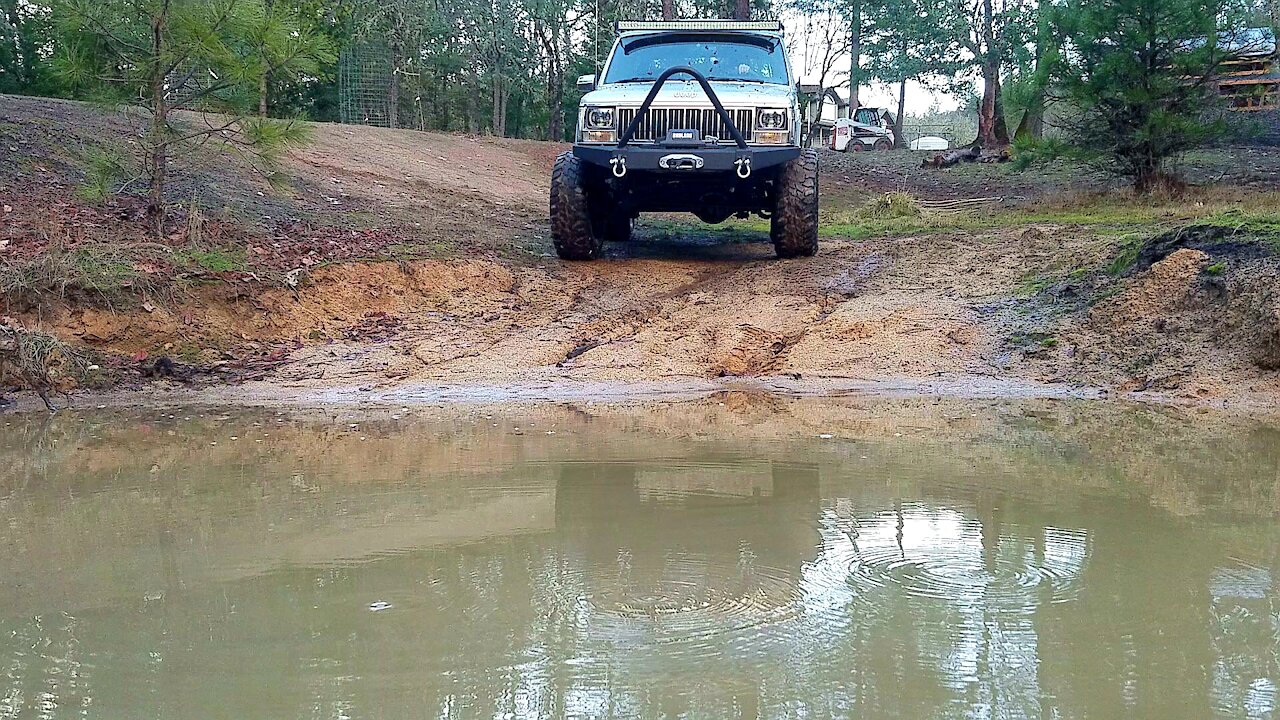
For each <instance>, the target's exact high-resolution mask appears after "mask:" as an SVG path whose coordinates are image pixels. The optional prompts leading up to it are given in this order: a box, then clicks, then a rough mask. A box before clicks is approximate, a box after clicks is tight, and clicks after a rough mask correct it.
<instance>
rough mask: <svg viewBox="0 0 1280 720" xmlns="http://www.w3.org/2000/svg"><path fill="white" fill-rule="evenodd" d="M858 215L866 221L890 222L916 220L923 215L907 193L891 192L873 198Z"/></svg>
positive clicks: (914, 200)
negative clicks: (907, 219)
mask: <svg viewBox="0 0 1280 720" xmlns="http://www.w3.org/2000/svg"><path fill="white" fill-rule="evenodd" d="M858 215H859V216H860V217H863V218H865V219H867V220H892V219H895V218H918V217H921V216H923V215H924V213H923V212H921V210H920V203H919V201H917V200H916V199H915V197H913V196H911V195H910V194H908V193H904V192H891V193H885V194H884V195H881V196H879V197H877V198H873V199H872V200H871V201H870V202H868V203H867V204H866V205H865V206H863V208H862V210H860V211H858Z"/></svg>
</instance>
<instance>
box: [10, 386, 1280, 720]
mask: <svg viewBox="0 0 1280 720" xmlns="http://www.w3.org/2000/svg"><path fill="white" fill-rule="evenodd" d="M0 426H2V427H0V578H3V581H2V583H0V718H15V717H20V718H26V717H31V718H35V717H50V718H62V717H73V716H74V717H88V718H131V719H137V718H194V717H227V718H250V717H252V718H420V717H457V718H472V717H484V718H541V717H698V718H702V717H734V718H737V717H749V718H756V717H760V718H790V717H807V718H824V717H842V718H843V717H866V718H879V717H886V718H887V717H903V718H934V717H945V718H953V717H954V718H967V717H975V718H996V717H998V718H1086V717H1087V718H1114V717H1152V718H1206V717H1231V718H1253V717H1256V718H1269V717H1274V716H1275V714H1276V710H1275V707H1276V704H1277V702H1280V698H1277V692H1278V691H1277V684H1278V683H1280V607H1278V605H1277V601H1278V600H1280V579H1278V577H1280V575H1278V573H1280V527H1278V526H1277V523H1276V517H1277V514H1280V488H1278V487H1277V485H1278V483H1280V477H1278V475H1280V430H1278V429H1277V428H1276V426H1275V425H1273V424H1270V423H1268V422H1264V421H1254V420H1248V419H1241V418H1234V417H1230V416H1222V415H1218V414H1215V413H1211V412H1206V411H1203V410H1196V411H1192V410H1181V409H1177V408H1150V407H1145V408H1126V407H1121V406H1117V405H1108V404H1104V403H1088V402H1059V401H1049V400H1043V401H1029V402H1019V403H1008V402H987V401H977V400H955V401H950V400H926V399H902V398H899V399H884V398H881V399H856V398H845V399H840V400H830V399H827V400H822V399H814V398H808V399H783V398H776V397H768V396H755V395H742V394H724V395H720V396H716V397H714V398H711V399H709V400H703V401H697V402H685V403H669V404H652V403H651V404H644V405H615V404H596V405H592V404H576V405H543V406H526V407H505V408H494V407H487V408H485V407H473V408H464V409H458V410H448V411H446V410H439V411H410V410H398V409H393V410H378V411H367V412H363V413H356V412H355V411H347V410H343V411H334V412H331V413H327V414H314V415H310V416H301V415H298V414H276V413H274V412H260V411H252V412H248V411H228V412H217V411H210V410H186V411H172V410H164V411H156V410H148V411H138V410H128V411H118V412H114V411H113V412H98V413H80V414H77V413H75V412H68V413H63V414H61V415H59V416H57V417H55V418H53V419H47V418H45V417H43V416H35V415H9V416H0Z"/></svg>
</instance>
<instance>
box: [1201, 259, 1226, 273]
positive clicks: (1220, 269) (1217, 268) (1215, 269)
mask: <svg viewBox="0 0 1280 720" xmlns="http://www.w3.org/2000/svg"><path fill="white" fill-rule="evenodd" d="M1204 271H1205V272H1206V273H1208V274H1209V275H1221V274H1222V273H1224V272H1226V271H1227V263H1226V262H1224V261H1222V260H1219V261H1218V262H1216V263H1214V264H1212V265H1210V266H1209V267H1207V268H1205V269H1204Z"/></svg>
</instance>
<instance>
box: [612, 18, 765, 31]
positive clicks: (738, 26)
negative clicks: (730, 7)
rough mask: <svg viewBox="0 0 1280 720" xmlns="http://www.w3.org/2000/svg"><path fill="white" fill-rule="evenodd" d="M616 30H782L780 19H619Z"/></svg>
mask: <svg viewBox="0 0 1280 720" xmlns="http://www.w3.org/2000/svg"><path fill="white" fill-rule="evenodd" d="M617 30H618V32H662V31H666V30H680V31H686V32H688V31H700V30H707V31H715V30H744V31H755V32H782V21H780V20H665V21H661V22H649V21H642V20H619V21H618V24H617Z"/></svg>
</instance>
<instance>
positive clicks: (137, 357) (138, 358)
mask: <svg viewBox="0 0 1280 720" xmlns="http://www.w3.org/2000/svg"><path fill="white" fill-rule="evenodd" d="M148 357H149V356H148V355H147V351H146V350H141V351H139V352H138V353H137V354H136V355H134V356H133V361H134V362H136V363H140V362H142V361H144V360H146V359H147V358H148Z"/></svg>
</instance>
